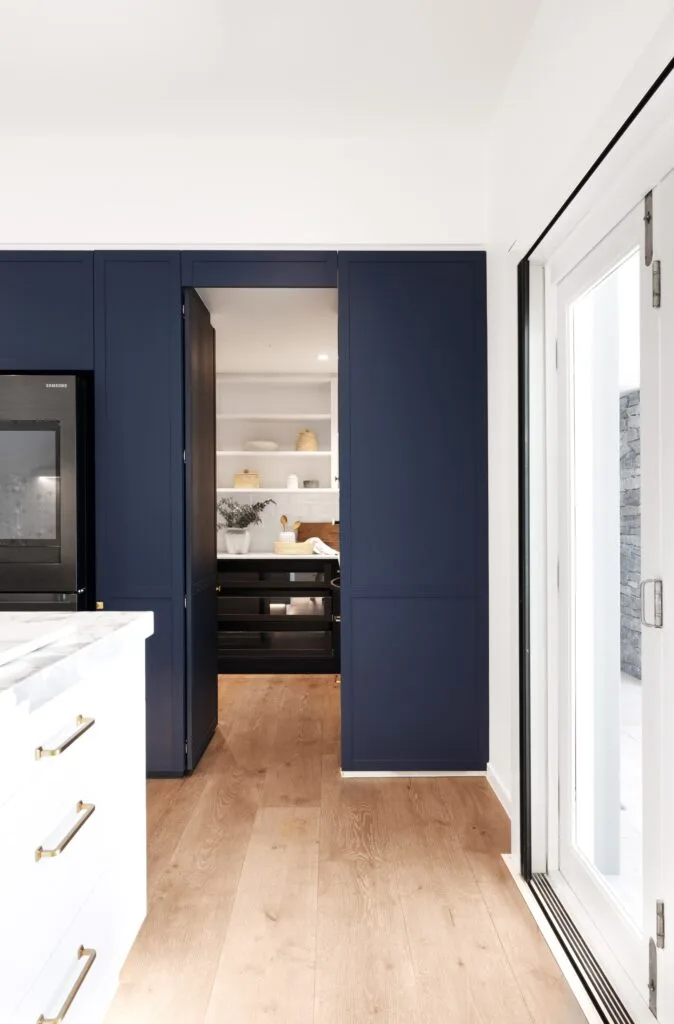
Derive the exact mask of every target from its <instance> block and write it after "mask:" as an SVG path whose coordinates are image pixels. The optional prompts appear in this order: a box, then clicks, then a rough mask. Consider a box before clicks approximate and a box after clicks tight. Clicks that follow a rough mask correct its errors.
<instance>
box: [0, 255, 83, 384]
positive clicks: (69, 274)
mask: <svg viewBox="0 0 674 1024" xmlns="http://www.w3.org/2000/svg"><path fill="white" fill-rule="evenodd" d="M93 313H94V296H93V253H90V252H4V253H0V370H3V371H10V372H14V371H16V372H22V371H23V372H26V371H27V372H35V371H37V372H39V371H43V370H47V371H49V370H53V371H55V372H56V371H58V372H60V373H65V372H75V371H77V370H92V369H93V366H94V315H93Z"/></svg>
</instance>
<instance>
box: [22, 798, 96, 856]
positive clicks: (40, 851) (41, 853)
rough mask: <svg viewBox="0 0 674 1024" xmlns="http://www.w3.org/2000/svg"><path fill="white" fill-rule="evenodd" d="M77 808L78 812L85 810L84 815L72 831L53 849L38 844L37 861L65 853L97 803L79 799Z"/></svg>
mask: <svg viewBox="0 0 674 1024" xmlns="http://www.w3.org/2000/svg"><path fill="white" fill-rule="evenodd" d="M75 810H76V811H77V813H78V814H82V811H84V814H82V817H81V818H80V819H79V820H78V821H76V822H75V824H74V825H73V827H72V828H71V829H70V831H69V832H67V833H66V834H65V835H64V837H63V839H62V840H61V842H60V843H59V844H58V846H55V847H54V848H53V849H52V850H45V849H44V847H42V846H38V848H37V850H36V851H35V860H36V861H40V860H42V859H43V857H58V855H59V853H63V851H64V850H65V848H66V846H67V845H68V844H69V843H70V841H71V840H72V839H74V838H75V836H76V835H77V833H78V832H79V830H80V829H81V828H82V826H83V825H85V824H86V822H87V821H89V818H90V817H91V815H92V814H93V813H94V811H95V810H96V804H85V803H83V802H82V801H81V800H78V801H77V804H76V805H75Z"/></svg>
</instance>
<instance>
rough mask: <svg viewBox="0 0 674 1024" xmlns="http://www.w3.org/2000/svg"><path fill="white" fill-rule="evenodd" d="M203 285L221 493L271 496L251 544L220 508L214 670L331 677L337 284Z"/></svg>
mask: <svg viewBox="0 0 674 1024" xmlns="http://www.w3.org/2000/svg"><path fill="white" fill-rule="evenodd" d="M197 291H198V295H199V297H200V299H201V300H202V302H203V303H204V305H205V306H206V309H207V310H208V314H209V316H210V322H211V326H212V329H213V332H214V338H215V419H216V422H215V444H216V448H215V475H216V481H215V491H216V499H217V502H218V504H219V505H221V504H222V502H223V501H225V502H228V501H235V502H237V503H240V504H243V505H249V504H251V505H252V504H255V503H258V502H269V504H268V505H267V507H266V508H265V509H264V510H263V511H262V512H261V523H259V524H256V525H252V526H251V527H250V530H249V537H247V538H246V544H245V545H244V547H247V550H243V551H242V550H241V549H240V548H239V547H238V545H237V543H234V544H232V543H231V537H227V531H226V529H225V522H224V519H223V517H222V515H221V514H219V515H218V543H217V560H218V584H217V590H218V672H219V674H220V675H221V676H233V675H236V676H246V675H259V674H264V675H279V676H280V675H283V676H288V675H289V674H301V675H307V674H313V673H315V674H328V675H332V676H333V677H334V676H336V675H337V674H338V672H339V625H340V617H339V561H338V556H337V554H336V553H335V551H330V550H328V549H326V550H324V551H319V552H314V550H313V547H312V543H311V538H314V537H316V536H318V537H319V538H320V539H322V540H323V541H324V542H326V543H327V544H328V545H329V547H330V548H334V549H337V548H338V546H339V539H338V538H339V525H338V524H339V456H338V447H339V444H338V442H339V422H338V356H337V289H336V288H269V287H268V288H199V289H197ZM282 534H283V536H281V535H282ZM234 539H235V540H236V541H238V538H236V537H235V538H234Z"/></svg>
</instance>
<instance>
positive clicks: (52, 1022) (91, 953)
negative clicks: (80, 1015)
mask: <svg viewBox="0 0 674 1024" xmlns="http://www.w3.org/2000/svg"><path fill="white" fill-rule="evenodd" d="M83 957H86V958H87V962H86V963H85V965H84V967H83V968H82V970H81V971H80V973H79V976H78V978H77V981H76V982H75V984H74V985H73V987H72V988H71V990H70V992H69V993H68V996H67V998H66V1001H65V1003H64V1004H63V1006H62V1007H61V1009H60V1010H59V1012H58V1016H56V1017H45V1015H44V1014H43V1013H41V1014H40V1016H39V1017H38V1019H37V1024H62V1022H63V1020H64V1018H65V1015H66V1014H67V1012H68V1010H69V1009H70V1007H71V1006H72V1005H73V1002H74V1001H75V997H76V996H77V993H78V992H79V990H80V989H81V988H82V985H83V984H84V979H85V978H86V976H87V974H88V973H89V971H90V970H91V968H92V967H93V966H94V960H95V959H96V950H95V949H85V948H84V946H80V948H79V949H78V950H77V959H78V960H81V959H82V958H83Z"/></svg>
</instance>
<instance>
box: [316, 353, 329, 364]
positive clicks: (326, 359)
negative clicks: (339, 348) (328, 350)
mask: <svg viewBox="0 0 674 1024" xmlns="http://www.w3.org/2000/svg"><path fill="white" fill-rule="evenodd" d="M329 358H330V356H326V354H325V352H321V354H320V356H319V357H318V360H319V362H321V363H327V361H328V359H329Z"/></svg>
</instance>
